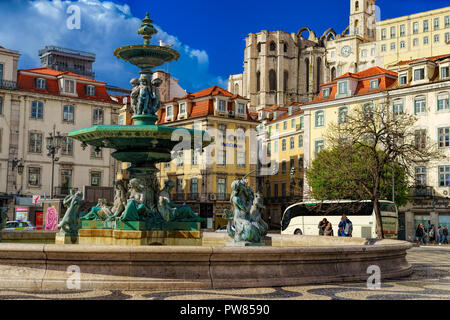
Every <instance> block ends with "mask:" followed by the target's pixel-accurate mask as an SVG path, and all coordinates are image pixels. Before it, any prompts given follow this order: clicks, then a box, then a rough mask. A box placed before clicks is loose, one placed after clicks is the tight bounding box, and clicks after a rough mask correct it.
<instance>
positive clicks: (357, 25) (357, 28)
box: [355, 20, 359, 34]
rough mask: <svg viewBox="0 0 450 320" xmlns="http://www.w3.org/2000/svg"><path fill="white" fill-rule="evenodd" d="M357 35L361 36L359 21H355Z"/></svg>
mask: <svg viewBox="0 0 450 320" xmlns="http://www.w3.org/2000/svg"><path fill="white" fill-rule="evenodd" d="M355 34H359V20H355Z"/></svg>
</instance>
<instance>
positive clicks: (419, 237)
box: [416, 223, 424, 244]
mask: <svg viewBox="0 0 450 320" xmlns="http://www.w3.org/2000/svg"><path fill="white" fill-rule="evenodd" d="M416 241H417V244H424V243H423V229H422V227H421V224H420V223H419V224H418V225H417V228H416Z"/></svg>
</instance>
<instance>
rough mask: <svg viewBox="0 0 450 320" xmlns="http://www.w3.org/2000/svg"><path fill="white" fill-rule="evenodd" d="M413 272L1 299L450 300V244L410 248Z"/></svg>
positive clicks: (15, 294)
mask: <svg viewBox="0 0 450 320" xmlns="http://www.w3.org/2000/svg"><path fill="white" fill-rule="evenodd" d="M407 259H408V261H409V263H411V265H412V266H413V270H414V271H413V274H412V275H411V276H410V277H407V278H399V279H390V280H384V281H382V284H381V289H378V290H369V289H367V286H366V283H365V282H354V283H338V284H328V285H305V286H293V287H271V288H252V289H216V290H212V289H211V290H189V291H161V290H159V291H110V290H104V291H83V292H70V293H60V292H47V293H37V292H23V291H17V290H3V291H0V299H51V300H53V299H71V300H78V299H79V300H84V299H89V300H204V299H220V300H223V299H233V300H239V299H245V300H251V299H257V300H266V299H275V300H355V299H356V300H363V299H367V300H415V299H418V300H449V299H450V246H422V247H414V248H412V249H411V250H409V251H408V255H407Z"/></svg>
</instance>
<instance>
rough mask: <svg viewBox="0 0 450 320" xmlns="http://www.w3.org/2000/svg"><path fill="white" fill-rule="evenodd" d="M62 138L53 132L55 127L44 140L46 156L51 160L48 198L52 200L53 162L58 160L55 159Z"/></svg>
mask: <svg viewBox="0 0 450 320" xmlns="http://www.w3.org/2000/svg"><path fill="white" fill-rule="evenodd" d="M62 139H63V136H61V135H60V134H59V131H58V132H55V126H53V133H52V132H50V134H49V136H48V137H47V138H45V140H46V144H47V150H48V153H47V156H48V157H51V158H52V181H51V189H50V198H51V199H53V180H54V176H55V162H57V161H58V160H59V158H58V157H56V154H57V153H58V150H59V149H60V148H61V142H62Z"/></svg>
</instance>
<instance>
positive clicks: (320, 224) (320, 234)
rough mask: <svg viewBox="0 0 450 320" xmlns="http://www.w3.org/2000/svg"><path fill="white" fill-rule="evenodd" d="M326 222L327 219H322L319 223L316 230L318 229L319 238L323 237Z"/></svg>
mask: <svg viewBox="0 0 450 320" xmlns="http://www.w3.org/2000/svg"><path fill="white" fill-rule="evenodd" d="M327 224H328V221H327V218H323V219H322V221H320V222H319V225H318V228H319V236H323V232H324V230H325V227H326V226H327Z"/></svg>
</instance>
